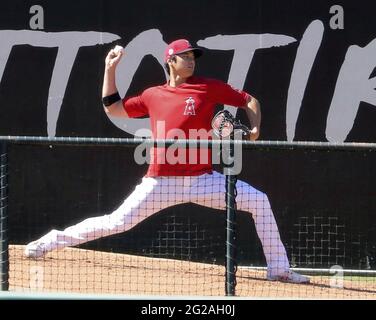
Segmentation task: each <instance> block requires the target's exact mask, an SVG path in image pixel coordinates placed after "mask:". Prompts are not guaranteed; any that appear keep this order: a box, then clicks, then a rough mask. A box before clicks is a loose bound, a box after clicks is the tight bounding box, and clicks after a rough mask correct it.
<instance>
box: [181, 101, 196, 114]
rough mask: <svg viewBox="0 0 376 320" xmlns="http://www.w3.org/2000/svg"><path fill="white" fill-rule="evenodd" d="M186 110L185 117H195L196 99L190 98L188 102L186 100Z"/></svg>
mask: <svg viewBox="0 0 376 320" xmlns="http://www.w3.org/2000/svg"><path fill="white" fill-rule="evenodd" d="M185 103H186V105H185V109H184V115H185V116H195V115H196V111H195V99H193V98H192V97H189V98H188V99H187V100H185Z"/></svg>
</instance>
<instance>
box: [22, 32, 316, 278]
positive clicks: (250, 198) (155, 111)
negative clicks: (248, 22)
mask: <svg viewBox="0 0 376 320" xmlns="http://www.w3.org/2000/svg"><path fill="white" fill-rule="evenodd" d="M202 54H203V50H202V49H201V48H195V47H192V45H191V44H190V42H189V41H187V40H185V39H179V40H176V41H174V42H172V43H170V44H169V45H168V46H167V48H166V50H165V54H164V59H165V66H166V69H167V71H168V73H169V81H168V82H167V83H165V84H163V85H160V86H155V87H151V88H149V89H146V90H145V91H143V92H142V93H141V94H140V95H138V96H134V97H124V98H121V97H120V95H119V93H118V90H117V87H116V80H115V70H116V67H117V65H118V63H119V61H120V59H121V58H122V56H123V55H124V50H123V48H119V47H115V49H112V50H111V51H110V52H109V53H108V55H107V57H106V59H105V73H104V80H103V88H102V99H103V105H104V110H105V112H106V113H108V114H109V115H112V116H119V117H130V118H134V117H144V116H148V117H149V118H150V122H151V130H152V133H153V138H157V139H174V138H176V129H179V130H180V133H181V132H184V134H185V136H186V137H188V138H189V137H190V132H191V130H203V129H204V130H206V131H207V132H210V130H211V119H212V118H213V115H214V111H215V106H216V105H217V104H225V105H232V106H235V107H239V108H244V109H245V111H246V113H247V116H248V118H249V121H250V123H251V125H252V127H251V132H250V135H249V139H251V140H256V139H257V138H258V136H259V132H260V123H261V112H260V105H259V102H258V101H257V99H256V98H255V97H252V96H251V95H250V94H248V93H246V92H244V91H240V90H236V89H234V88H233V87H231V86H230V85H228V84H226V83H224V82H222V81H219V80H214V79H208V78H200V77H196V76H194V75H193V74H194V70H195V65H196V59H197V58H199V57H200V56H201V55H202ZM161 124H163V129H164V130H159V129H160V127H161ZM166 150H167V148H160V147H153V148H152V149H151V151H150V152H151V153H150V154H151V156H150V158H151V163H150V165H149V168H148V171H147V173H146V175H145V176H144V177H143V179H142V182H141V183H140V184H139V185H137V186H136V188H135V190H134V191H133V192H132V193H131V194H130V195H129V196H128V197H127V198H126V199H125V201H124V202H123V204H121V205H120V206H119V207H118V208H117V209H116V210H115V211H114V212H112V213H111V214H109V215H104V216H99V217H92V218H88V219H86V220H83V221H82V222H80V223H78V224H76V225H74V226H71V227H68V228H66V229H65V230H63V231H60V230H52V231H50V232H49V233H47V234H46V235H44V236H43V237H41V238H40V239H38V240H36V241H33V242H31V243H29V244H28V245H27V246H26V249H25V255H26V256H27V257H29V258H39V257H43V256H44V255H45V254H46V253H47V252H49V251H52V250H55V249H62V248H64V247H67V246H75V245H79V244H82V243H85V242H87V241H91V240H94V239H97V238H100V237H105V236H109V235H113V234H116V233H120V232H125V231H127V230H129V229H131V228H133V227H134V226H136V225H137V224H138V223H140V222H141V221H142V220H144V219H146V218H147V217H149V216H151V215H153V214H154V213H156V212H158V211H160V210H162V209H164V208H167V207H170V206H174V205H177V204H182V203H188V202H192V203H196V204H199V205H202V206H207V207H211V208H216V209H220V210H224V209H225V208H226V201H225V194H226V186H225V176H224V175H223V174H221V173H219V172H216V171H213V168H212V162H211V157H210V156H209V161H189V159H190V156H189V152H190V151H191V150H188V151H187V154H185V156H184V157H183V158H182V157H179V159H178V160H179V161H177V162H176V157H174V161H169V159H168V157H167V156H168V154H167V153H168V152H167V151H166ZM187 159H188V161H186V160H187ZM162 160H163V161H162ZM236 188H237V198H236V202H237V209H238V210H241V211H245V212H249V214H250V215H251V216H252V218H253V219H254V222H255V226H256V231H257V235H258V237H259V238H260V240H261V243H262V247H263V251H264V255H265V258H266V262H267V279H268V280H279V281H285V282H291V283H308V282H309V281H310V280H309V278H308V277H306V276H303V275H300V274H298V273H296V272H293V271H292V270H291V269H290V265H289V261H288V258H287V254H286V250H285V248H284V245H283V244H282V241H281V239H280V235H279V231H278V227H277V224H276V221H275V218H274V215H273V212H272V209H271V206H270V203H269V200H268V197H267V195H266V194H265V193H263V192H261V191H259V190H256V189H255V188H253V187H252V186H250V185H249V184H248V183H246V182H244V181H240V180H238V181H237V184H236Z"/></svg>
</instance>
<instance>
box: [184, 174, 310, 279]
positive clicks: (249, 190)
mask: <svg viewBox="0 0 376 320" xmlns="http://www.w3.org/2000/svg"><path fill="white" fill-rule="evenodd" d="M225 181H226V178H225V176H224V175H222V174H220V173H218V172H213V174H212V175H209V174H207V175H203V176H200V177H199V178H198V180H197V184H196V185H192V194H191V201H192V202H195V203H198V204H201V205H204V206H207V207H212V208H217V209H222V210H224V209H225V208H226V200H225V199H226V198H225V195H226V185H225ZM236 189H237V197H236V203H237V209H238V210H240V211H245V212H249V213H251V215H252V218H253V220H254V222H255V227H256V232H257V235H258V237H259V239H260V241H261V244H262V247H263V251H264V255H265V259H266V262H267V266H268V278H269V279H270V280H286V281H291V282H308V281H309V279H308V278H306V277H304V276H301V275H298V274H296V273H293V272H291V271H290V266H289V261H288V257H287V254H286V249H285V247H284V245H283V243H282V241H281V238H280V234H279V230H278V226H277V223H276V220H275V218H274V214H273V211H272V209H271V206H270V202H269V199H268V197H267V195H266V194H265V193H263V192H261V191H259V190H257V189H255V188H254V187H252V186H250V185H249V184H247V183H245V182H243V181H240V180H238V181H237V183H236ZM283 277H285V279H283ZM288 278H291V279H288ZM292 278H293V279H292Z"/></svg>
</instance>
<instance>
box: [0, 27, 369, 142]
mask: <svg viewBox="0 0 376 320" xmlns="http://www.w3.org/2000/svg"><path fill="white" fill-rule="evenodd" d="M323 32H324V30H323V24H322V22H321V21H319V20H315V21H313V22H312V23H311V24H310V25H309V26H308V27H307V29H306V30H305V32H304V34H303V36H302V39H301V40H300V43H299V46H298V50H297V55H296V58H295V63H294V66H293V70H292V73H291V81H290V86H289V89H288V98H287V106H286V136H287V140H289V141H292V140H293V139H294V137H295V130H296V123H297V121H298V117H299V113H300V110H301V106H302V101H303V97H304V93H305V90H306V87H307V82H308V79H309V76H310V74H311V71H312V67H313V64H314V62H315V60H316V56H317V53H318V50H319V48H320V46H321V41H322V39H323ZM118 39H120V37H119V36H118V35H116V34H112V33H102V32H95V31H89V32H78V31H72V32H44V31H30V30H0V79H2V77H3V74H4V69H5V66H6V64H7V62H8V59H9V55H10V52H11V50H12V48H13V46H15V45H31V46H38V47H46V48H54V47H57V48H58V53H57V56H56V61H55V65H54V68H53V72H52V77H51V83H50V87H49V93H48V103H47V134H48V136H54V135H55V134H56V126H57V121H58V118H59V113H60V109H61V105H62V101H63V97H64V95H65V90H66V87H67V83H68V79H69V76H70V73H71V70H72V67H73V63H74V61H75V59H76V56H77V52H78V50H79V48H80V47H83V46H94V45H98V44H104V43H111V42H113V41H115V40H118ZM295 41H297V40H296V39H295V38H293V37H290V36H287V35H278V34H259V35H254V34H242V35H217V36H213V37H209V38H205V39H203V40H200V41H198V44H199V45H200V46H203V47H207V48H209V49H216V50H234V57H233V60H232V63H231V68H230V73H229V77H228V82H229V83H230V84H231V85H233V86H234V87H237V88H239V89H242V88H243V87H244V83H245V80H246V77H247V73H248V71H249V67H250V65H251V63H252V59H253V56H254V53H255V51H256V50H258V49H267V48H271V47H275V46H286V45H288V44H290V43H293V42H295ZM375 41H376V39H375V40H374V41H371V42H370V43H369V44H368V45H367V46H366V47H364V48H360V47H358V46H350V48H349V49H348V52H347V54H346V58H345V61H344V63H343V65H342V67H341V70H340V73H339V76H338V79H337V83H336V87H335V90H334V95H333V99H332V102H331V105H330V109H329V114H328V118H327V128H326V136H327V139H328V140H329V141H332V142H342V141H344V140H345V139H346V137H347V135H348V134H349V132H350V131H351V129H352V127H353V125H354V122H355V118H356V114H357V112H358V109H359V106H360V102H362V101H364V102H367V103H370V104H373V105H376V93H375V87H376V84H375V82H376V80H375V78H372V79H370V78H369V77H370V75H371V73H372V70H373V69H374V67H375V65H376V58H375V57H376V43H375ZM165 46H166V43H165V42H164V41H163V36H162V34H161V32H160V31H159V30H158V29H151V30H146V31H144V32H141V33H140V34H138V35H137V36H136V37H135V38H134V39H132V40H131V41H130V42H129V43H128V45H127V46H126V47H125V50H126V53H127V58H126V59H122V61H121V62H120V64H119V66H118V69H117V85H118V88H119V90H120V92H121V94H122V95H123V96H124V95H125V94H126V93H127V91H128V89H129V87H130V85H131V83H132V80H133V77H134V75H135V73H136V71H137V69H138V67H139V65H140V63H141V61H142V60H143V58H144V57H145V56H146V55H151V56H153V57H154V58H155V59H156V61H157V62H158V63H159V64H160V65H161V68H162V67H163V65H164V61H163V59H162V57H163V51H164V48H165ZM162 70H164V69H163V68H162ZM162 72H164V75H165V77H166V79H167V74H166V72H165V71H162ZM271 107H272V106H271ZM226 108H228V109H230V111H231V112H232V113H233V114H234V113H235V109H233V108H229V107H227V106H226ZM110 120H111V121H112V122H113V123H114V124H115V125H116V126H117V127H119V128H120V129H121V130H123V131H125V132H127V133H129V134H132V135H135V136H138V135H141V136H142V137H150V124H149V119H125V118H124V119H123V118H114V117H110ZM141 128H143V129H145V130H140V129H141Z"/></svg>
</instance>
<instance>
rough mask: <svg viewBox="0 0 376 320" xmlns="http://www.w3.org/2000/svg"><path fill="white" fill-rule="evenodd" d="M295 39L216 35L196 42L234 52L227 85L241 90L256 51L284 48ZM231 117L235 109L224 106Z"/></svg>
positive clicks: (264, 35) (271, 36)
mask: <svg viewBox="0 0 376 320" xmlns="http://www.w3.org/2000/svg"><path fill="white" fill-rule="evenodd" d="M295 41H296V39H295V38H292V37H288V36H284V35H277V34H268V33H265V34H237V35H218V36H214V37H210V38H206V39H204V40H200V41H198V43H197V44H198V45H199V46H202V47H206V48H208V49H214V50H234V58H233V60H232V64H231V69H230V74H229V77H228V83H229V84H231V85H233V86H234V87H235V88H239V89H241V88H243V87H244V83H245V80H246V78H247V73H248V70H249V67H250V66H251V63H252V59H253V56H254V54H255V51H256V50H257V49H265V48H273V47H279V46H286V45H288V44H290V43H292V42H295ZM225 109H227V110H228V111H229V112H231V113H232V115H233V116H235V115H236V112H237V108H235V107H231V106H225Z"/></svg>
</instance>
